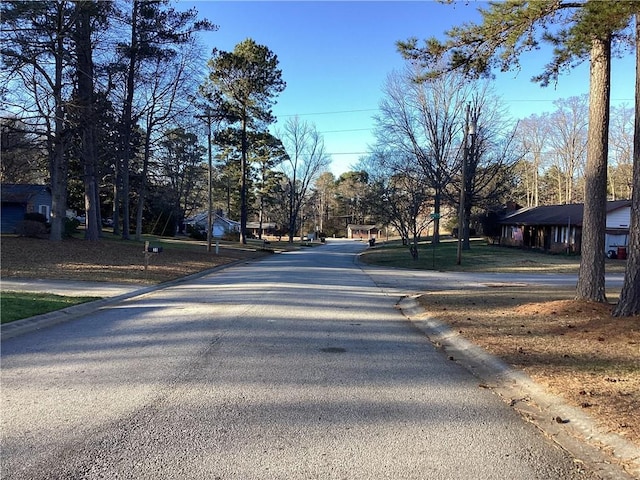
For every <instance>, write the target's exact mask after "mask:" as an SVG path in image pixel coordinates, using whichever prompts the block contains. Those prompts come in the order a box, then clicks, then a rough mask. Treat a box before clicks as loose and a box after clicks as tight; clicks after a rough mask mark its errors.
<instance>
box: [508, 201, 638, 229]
mask: <svg viewBox="0 0 640 480" xmlns="http://www.w3.org/2000/svg"><path fill="white" fill-rule="evenodd" d="M628 206H631V200H616V201H612V202H607V213H611V212H613V211H615V210H618V209H620V208H624V207H628ZM583 210H584V204H583V203H572V204H568V205H545V206H542V207H529V208H521V209H520V210H516V211H515V212H512V213H510V214H508V215H506V216H505V217H504V218H502V219H501V220H500V223H502V224H506V225H567V224H569V223H570V224H571V225H578V226H581V225H582V213H583Z"/></svg>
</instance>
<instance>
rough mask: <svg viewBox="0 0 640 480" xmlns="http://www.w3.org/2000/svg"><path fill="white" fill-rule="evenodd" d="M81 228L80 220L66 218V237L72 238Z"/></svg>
mask: <svg viewBox="0 0 640 480" xmlns="http://www.w3.org/2000/svg"><path fill="white" fill-rule="evenodd" d="M79 226H80V220H78V219H77V218H65V219H64V236H65V237H71V236H72V235H73V234H74V233H76V232H77V231H78V227H79Z"/></svg>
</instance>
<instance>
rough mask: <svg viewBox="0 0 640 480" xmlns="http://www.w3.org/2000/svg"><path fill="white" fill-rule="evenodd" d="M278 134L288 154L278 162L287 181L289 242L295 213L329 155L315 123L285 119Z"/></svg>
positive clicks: (324, 168) (309, 191)
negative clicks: (283, 159) (282, 128)
mask: <svg viewBox="0 0 640 480" xmlns="http://www.w3.org/2000/svg"><path fill="white" fill-rule="evenodd" d="M278 136H279V137H280V140H281V141H282V144H283V145H284V148H285V150H286V152H287V155H288V158H287V159H285V161H283V162H282V163H281V164H280V169H281V171H282V172H283V173H284V174H285V176H286V177H287V183H288V211H289V218H288V224H289V242H290V243H292V242H293V237H294V236H295V233H296V231H297V225H298V220H299V219H298V215H299V213H300V211H301V209H302V207H303V206H304V204H305V202H306V201H307V200H308V194H309V193H311V187H312V186H313V184H314V182H315V181H316V179H317V178H318V176H319V175H320V174H321V173H323V172H324V171H325V170H326V168H327V167H328V166H329V163H330V159H329V156H328V155H327V152H326V151H325V147H324V140H323V138H322V136H321V135H320V134H319V133H318V130H317V129H316V127H315V125H313V124H311V123H308V122H306V121H303V120H300V118H299V117H297V116H296V117H292V118H289V119H288V120H287V121H286V123H285V125H284V130H283V131H282V132H280V133H278Z"/></svg>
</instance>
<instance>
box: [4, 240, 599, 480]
mask: <svg viewBox="0 0 640 480" xmlns="http://www.w3.org/2000/svg"><path fill="white" fill-rule="evenodd" d="M363 248H364V245H363V244H361V243H359V242H330V243H328V244H327V245H326V246H324V247H322V248H320V249H312V250H302V251H299V252H291V253H286V254H281V255H273V256H271V257H268V258H266V259H264V260H262V261H259V262H255V263H251V264H243V265H238V266H235V267H232V268H229V269H226V270H224V271H222V272H218V273H215V274H211V275H207V276H204V277H201V278H197V279H192V280H190V281H188V282H184V283H181V284H178V285H175V286H171V287H169V288H165V289H161V290H158V291H155V292H152V293H148V294H146V295H144V296H142V297H135V298H130V299H127V300H124V301H121V302H118V303H115V304H112V305H107V306H103V307H102V308H100V309H99V310H98V311H96V312H94V313H92V314H88V315H86V316H84V317H82V318H80V319H78V320H74V321H70V322H66V323H63V324H59V325H55V326H52V327H50V328H47V329H43V330H40V331H36V332H32V333H29V334H26V335H22V336H18V337H15V338H11V339H8V340H6V341H3V343H2V372H1V373H2V392H1V396H2V405H1V406H2V420H1V421H2V438H1V447H2V459H1V462H2V476H3V479H11V478H16V479H17V478H20V479H25V478H33V479H39V478H56V479H57V478H86V479H94V478H95V479H97V478H136V479H170V478H171V479H174V478H193V479H215V478H218V479H231V478H238V479H307V478H322V479H334V478H335V479H338V478H348V479H379V478H391V479H399V478H402V479H464V478H469V479H513V478H525V479H533V478H536V479H560V478H562V479H572V478H576V479H577V478H580V479H590V478H595V477H594V476H593V475H592V474H590V473H588V472H583V473H581V472H580V471H579V470H580V466H579V465H580V464H579V463H576V462H575V461H574V460H573V458H571V457H570V456H569V455H568V454H567V453H566V452H564V451H562V450H561V449H559V448H558V447H557V446H556V445H555V444H554V443H553V442H552V441H550V440H549V439H548V438H546V437H545V436H544V435H542V434H541V433H540V431H539V430H537V429H536V428H535V427H534V426H533V425H531V424H529V423H527V422H524V421H523V420H522V418H521V417H520V416H519V415H517V414H516V413H515V412H514V411H513V410H512V409H511V408H509V406H508V405H507V404H505V403H504V402H503V401H502V400H500V399H499V398H498V397H497V396H496V395H495V394H493V393H492V392H491V391H490V390H487V389H485V388H480V387H479V385H478V380H477V379H475V378H474V377H472V376H471V375H470V374H469V373H468V372H467V371H466V370H464V369H463V368H462V367H460V366H459V365H458V364H456V363H455V362H451V361H449V360H448V359H447V358H446V356H444V355H442V354H441V353H440V352H439V351H437V350H436V349H435V348H434V347H433V346H432V345H431V343H430V342H429V341H428V340H427V338H426V337H425V336H424V335H423V334H422V333H421V332H419V331H418V330H417V329H416V328H415V327H414V326H413V325H412V324H411V323H410V322H408V321H407V320H406V319H405V317H404V316H403V315H402V314H401V312H399V311H398V309H397V308H396V307H395V305H396V302H397V300H398V295H397V292H396V291H395V289H396V287H397V285H396V286H394V287H393V288H391V287H389V286H388V285H386V284H385V283H384V282H386V281H389V280H388V279H387V280H385V275H384V272H382V271H377V272H372V270H371V269H369V268H367V269H366V271H364V270H362V269H361V268H360V267H359V266H358V265H357V262H356V260H355V258H356V257H355V254H357V253H358V252H359V251H360V250H361V249H363ZM374 280H375V281H374ZM435 281H436V280H435V279H434V282H435Z"/></svg>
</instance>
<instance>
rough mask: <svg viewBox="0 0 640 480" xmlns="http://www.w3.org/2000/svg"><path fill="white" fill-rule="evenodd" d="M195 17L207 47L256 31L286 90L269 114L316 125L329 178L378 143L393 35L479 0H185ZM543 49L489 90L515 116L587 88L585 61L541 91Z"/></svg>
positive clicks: (624, 90)
mask: <svg viewBox="0 0 640 480" xmlns="http://www.w3.org/2000/svg"><path fill="white" fill-rule="evenodd" d="M177 6H178V7H179V8H189V7H195V8H196V9H197V10H198V12H199V16H200V17H201V18H207V19H209V20H211V21H212V22H213V23H215V24H217V25H218V26H219V27H220V28H219V30H218V31H216V32H210V33H206V34H203V35H202V37H201V41H202V43H203V44H204V46H205V48H206V50H207V51H210V50H211V49H212V48H214V47H215V48H218V49H220V50H225V51H231V50H233V48H234V47H235V45H237V44H238V43H239V42H241V41H242V40H244V39H246V38H252V39H253V40H255V41H256V42H257V43H259V44H262V45H266V46H267V47H268V48H269V49H270V50H271V51H273V52H274V53H275V54H276V55H277V56H278V60H279V62H280V68H281V69H282V72H283V78H284V80H285V81H286V82H287V88H286V89H285V91H284V92H283V93H282V94H281V95H280V96H279V98H278V103H277V104H276V106H275V107H274V109H273V111H274V114H275V115H276V117H277V118H278V124H276V126H275V128H278V125H279V124H282V123H283V122H284V121H286V119H287V118H288V117H289V116H293V115H299V116H300V118H301V119H304V120H307V121H309V122H311V123H314V124H315V125H316V127H317V129H318V131H319V132H321V133H322V135H323V137H324V140H325V146H326V150H327V151H328V152H329V153H330V154H332V158H333V164H332V167H331V170H332V171H333V173H334V174H335V175H340V174H341V173H343V172H346V171H348V170H350V167H351V166H352V165H353V164H355V162H356V161H357V160H358V158H359V157H360V156H362V155H363V154H364V153H365V152H367V150H368V146H369V145H371V144H372V143H373V142H374V136H373V134H372V128H373V125H374V121H373V118H372V117H373V116H374V115H375V114H376V112H377V108H378V104H379V102H380V100H381V99H382V97H383V94H382V87H383V85H384V82H385V79H386V77H387V75H388V74H389V73H391V72H392V71H393V70H394V69H400V68H402V65H403V60H402V58H401V56H400V54H399V53H398V52H397V50H396V46H395V42H396V41H398V40H406V39H407V38H409V37H417V38H419V39H424V38H428V37H431V36H442V34H443V32H444V31H445V30H446V29H448V28H450V27H452V26H454V25H459V24H461V23H462V22H467V21H476V20H478V19H479V14H478V12H477V8H478V7H479V6H486V3H485V2H473V1H469V2H458V3H456V4H454V5H446V4H441V3H438V2H435V1H409V2H400V1H393V2H390V1H374V2H369V1H350V2H343V1H324V2H312V1H262V2H254V1H187V0H179V1H178V2H177ZM550 58H551V57H550V53H548V52H545V51H539V52H530V53H528V54H525V55H524V56H523V57H522V58H521V60H522V62H521V63H522V70H521V71H520V72H519V73H516V72H507V73H498V74H496V75H497V78H496V81H495V91H496V93H497V94H498V95H500V96H501V97H502V99H503V102H504V103H505V105H506V106H507V107H508V109H509V111H510V113H511V115H512V116H513V118H514V119H517V118H523V117H526V116H528V115H530V114H533V113H541V112H545V111H551V110H553V103H552V102H553V101H554V100H556V99H558V98H566V97H570V96H573V95H581V94H583V93H588V66H587V65H582V66H581V67H579V68H577V69H574V70H572V71H571V73H569V74H566V75H564V76H562V77H561V78H560V81H559V82H558V85H557V86H549V87H546V88H542V87H540V86H539V85H537V84H534V83H532V82H531V81H530V78H531V77H532V76H533V75H535V74H537V73H539V72H540V71H541V69H542V67H543V66H544V65H545V63H546V62H547V61H548V60H549V59H550ZM612 78H613V84H612V103H613V104H619V103H622V102H625V103H627V105H629V106H631V105H633V82H634V66H633V58H632V55H631V54H629V55H628V56H627V57H625V58H624V59H616V60H614V64H613V67H612Z"/></svg>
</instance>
